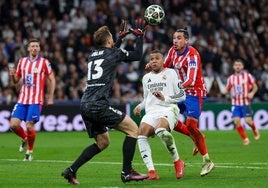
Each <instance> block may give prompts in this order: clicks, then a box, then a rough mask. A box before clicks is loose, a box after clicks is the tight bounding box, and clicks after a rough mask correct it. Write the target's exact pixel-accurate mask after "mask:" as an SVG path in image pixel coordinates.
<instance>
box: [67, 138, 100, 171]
mask: <svg viewBox="0 0 268 188" xmlns="http://www.w3.org/2000/svg"><path fill="white" fill-rule="evenodd" d="M100 152H101V150H100V148H99V147H98V146H97V144H95V143H94V144H91V145H90V146H88V147H87V148H85V149H84V151H83V152H82V153H81V154H80V156H79V157H78V158H77V159H76V160H75V162H74V163H73V164H72V165H71V166H70V167H71V169H72V170H73V171H74V173H76V171H77V170H78V168H80V167H81V166H82V165H83V164H85V163H86V162H88V161H89V160H90V159H91V158H92V157H94V156H95V155H97V154H98V153H100Z"/></svg>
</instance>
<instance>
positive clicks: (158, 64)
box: [149, 53, 164, 73]
mask: <svg viewBox="0 0 268 188" xmlns="http://www.w3.org/2000/svg"><path fill="white" fill-rule="evenodd" d="M149 63H150V66H151V68H152V71H153V72H156V73H158V72H160V71H161V70H162V69H163V63H164V57H163V55H162V54H161V53H152V54H150V62H149Z"/></svg>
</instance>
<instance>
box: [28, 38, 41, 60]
mask: <svg viewBox="0 0 268 188" xmlns="http://www.w3.org/2000/svg"><path fill="white" fill-rule="evenodd" d="M28 52H29V54H30V56H31V57H33V58H35V57H36V56H37V55H38V54H39V52H40V44H39V42H31V43H30V44H29V46H28Z"/></svg>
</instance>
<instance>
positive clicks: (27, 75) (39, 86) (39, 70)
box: [16, 56, 52, 104]
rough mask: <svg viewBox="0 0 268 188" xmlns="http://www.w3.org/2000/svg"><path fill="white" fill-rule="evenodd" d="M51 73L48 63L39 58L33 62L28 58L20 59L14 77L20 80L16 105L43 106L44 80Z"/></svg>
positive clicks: (44, 59)
mask: <svg viewBox="0 0 268 188" xmlns="http://www.w3.org/2000/svg"><path fill="white" fill-rule="evenodd" d="M51 73H52V68H51V65H50V62H49V61H48V60H47V59H46V58H43V57H41V56H38V57H37V58H36V59H34V60H33V61H31V60H30V57H22V58H20V60H19V62H18V66H17V70H16V75H17V76H18V77H21V78H22V87H21V89H20V93H19V97H18V101H17V102H18V103H22V104H43V101H44V93H45V89H44V88H45V84H46V78H47V76H48V75H50V74H51Z"/></svg>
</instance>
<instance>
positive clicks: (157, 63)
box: [134, 50, 185, 180]
mask: <svg viewBox="0 0 268 188" xmlns="http://www.w3.org/2000/svg"><path fill="white" fill-rule="evenodd" d="M149 63H150V65H151V68H152V70H151V71H150V72H149V73H147V74H146V75H144V77H143V79H142V84H143V92H144V93H143V97H144V99H143V101H142V102H141V103H140V104H138V105H137V106H136V107H135V109H134V114H135V115H136V116H140V115H141V110H143V109H144V110H145V115H144V116H143V117H142V120H141V123H140V126H139V136H138V146H139V150H140V153H141V157H142V159H143V162H144V163H145V165H146V167H147V169H148V179H149V180H158V179H159V175H158V174H157V172H156V170H155V168H154V164H153V159H152V152H151V148H150V144H149V141H148V138H149V137H150V136H154V135H156V136H158V137H159V138H160V140H161V141H162V143H163V144H164V146H165V147H166V148H167V150H168V152H169V154H170V155H171V157H172V159H173V162H174V167H175V172H176V177H177V179H180V178H182V177H183V175H184V162H183V160H181V159H180V157H179V154H178V151H177V147H176V144H175V140H174V138H173V136H172V134H171V131H172V130H173V128H174V126H175V125H177V122H178V116H179V112H180V110H179V108H178V105H177V103H178V102H179V101H183V100H185V92H184V90H183V89H182V88H181V85H180V80H179V79H178V76H177V74H176V72H175V70H174V69H170V68H164V67H163V63H164V57H163V55H162V53H161V52H160V51H159V50H154V51H152V52H151V53H150V62H149Z"/></svg>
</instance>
